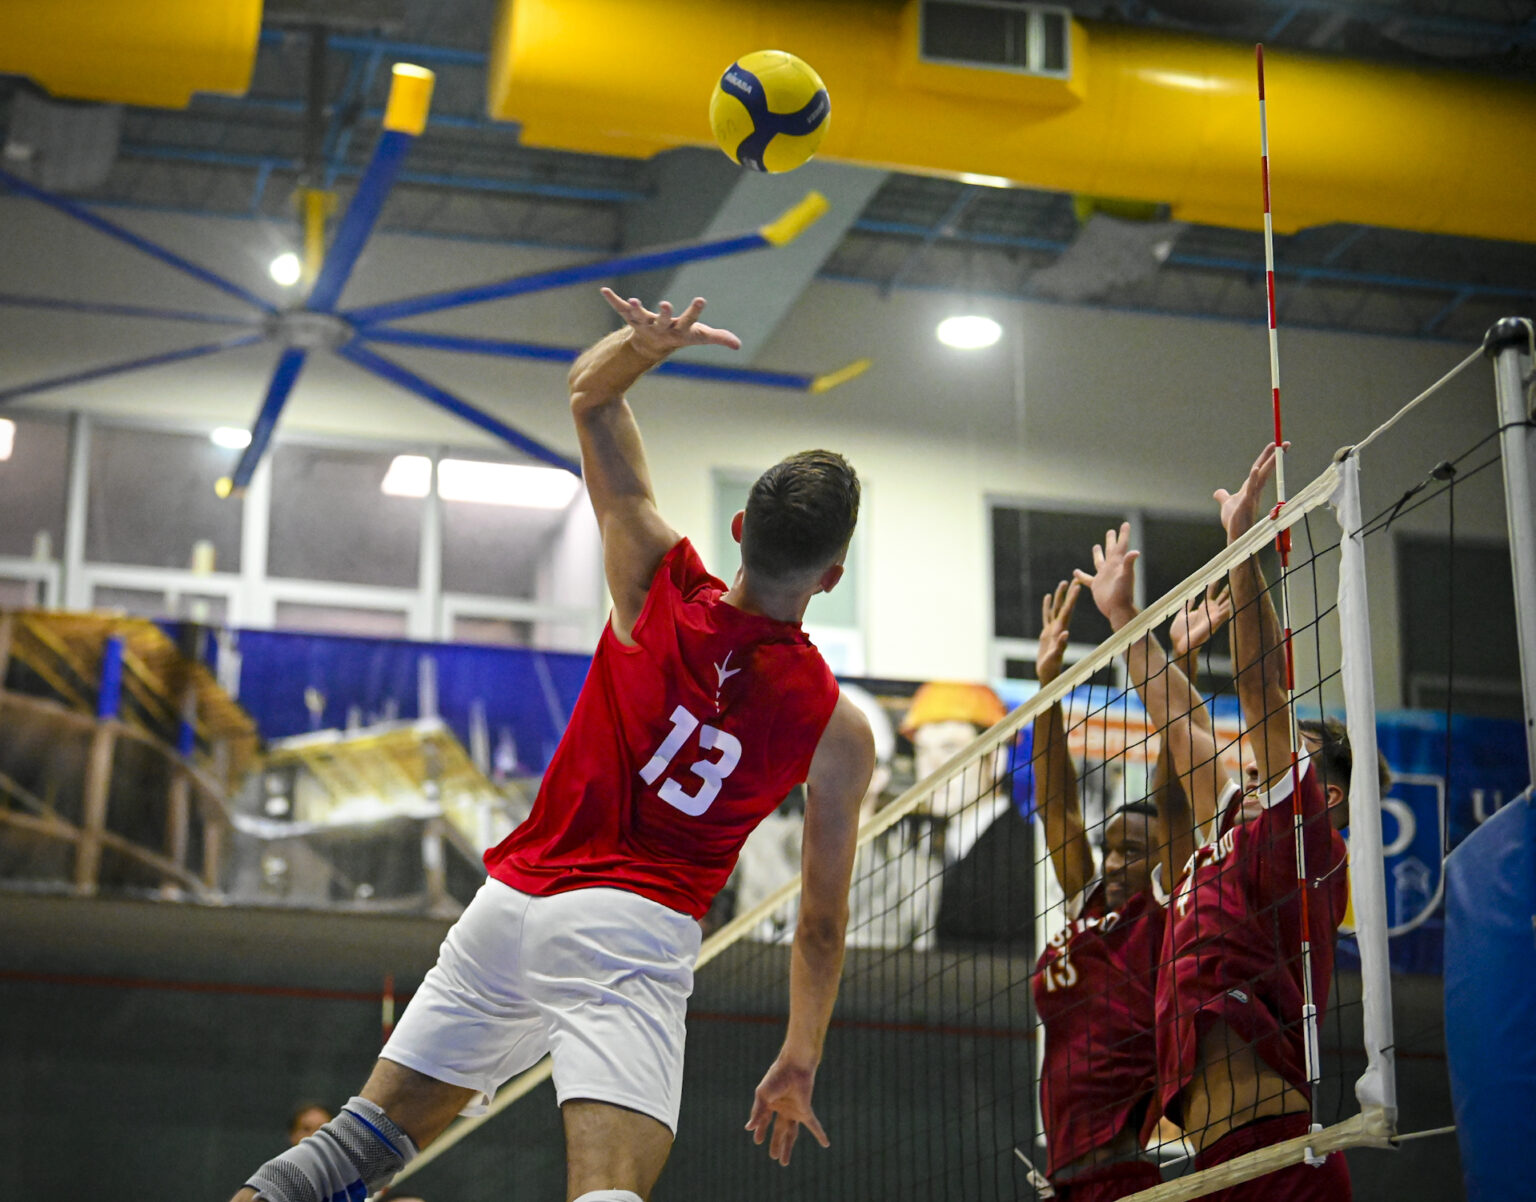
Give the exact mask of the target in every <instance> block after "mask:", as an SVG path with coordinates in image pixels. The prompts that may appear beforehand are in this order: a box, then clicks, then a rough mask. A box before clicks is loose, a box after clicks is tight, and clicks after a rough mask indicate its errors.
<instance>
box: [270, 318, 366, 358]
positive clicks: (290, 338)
mask: <svg viewBox="0 0 1536 1202" xmlns="http://www.w3.org/2000/svg"><path fill="white" fill-rule="evenodd" d="M266 330H267V335H268V337H270V338H272V339H273V340H274V341H276V342H280V343H282V344H283V345H284V346H287V347H296V348H297V349H299V350H304V351H315V350H327V351H333V350H335V349H336V348H337V347H338V346H341V345H343V344H344V343H347V342H350V341H351V340H352V323H351V322H349V321H348V320H347V319H346V318H344V317H338V316H336V314H334V313H316V312H315V311H314V310H313V309H285V310H283V311H282V312H281V313H274V314H273V315H272V316H271V317H269V318H267V320H266Z"/></svg>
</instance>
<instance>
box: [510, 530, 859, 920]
mask: <svg viewBox="0 0 1536 1202" xmlns="http://www.w3.org/2000/svg"><path fill="white" fill-rule="evenodd" d="M724 592H725V585H724V584H723V583H722V582H721V581H719V580H717V579H715V578H714V577H713V576H711V575H710V574H709V573H708V572H707V571H705V569H704V565H703V563H702V562H700V560H699V557H698V554H697V553H696V552H695V551H694V549H693V545H692V544H691V543H690V542H689V541H688V540H687V539H683V540H682V541H681V542H679V543H678V544H677V545H676V546H675V547H673V548H672V550H670V551H669V552H667V555H666V557H665V558H664V559H663V560H662V561H661V566H660V567H658V568H657V570H656V576H655V579H653V580H652V582H651V587H650V591H649V592H648V593H647V594H646V598H645V604H644V606H643V607H642V609H641V610H640V616H639V618H638V619H637V620H636V622H635V627H634V631H633V638H634V641H635V644H636V645H635V646H633V647H629V646H625V645H624V644H623V643H621V642H619V640H618V637H617V636H616V635H615V634H614V633H613V627H612V626H611V625H610V626H608V627H607V628H605V629H604V631H603V637H602V639H601V640H600V641H599V642H598V645H597V652H596V654H595V655H594V656H593V657H592V669H591V671H590V672H589V673H588V674H587V679H586V682H585V683H584V684H583V685H582V687H581V695H580V696H579V697H578V698H577V699H576V708H575V709H574V711H573V712H572V713H571V721H570V724H569V726H567V727H566V731H565V734H564V736H563V737H562V738H561V740H560V746H559V747H558V748H556V749H555V755H554V758H553V759H552V760H551V761H550V764H549V770H548V771H547V772H546V773H545V774H544V781H543V783H542V784H541V785H540V786H539V795H538V797H537V799H536V800H535V801H534V804H533V812H532V813H530V814H529V815H528V818H527V819H526V820H525V821H524V822H523V823H522V824H521V825H520V826H519V827H518V828H517V829H516V830H515V831H513V832H512V833H511V834H510V835H508V836H507V837H506V838H505V839H503V840H502V841H501V843H500V844H499V845H498V846H496V847H494V848H492V849H491V850H490V851H488V852H486V854H485V866H486V870H487V871H488V872H489V873H490V874H491V875H492V876H493V877H495V878H496V879H497V880H499V881H502V882H504V883H505V884H508V885H511V886H512V887H513V888H514V889H519V890H521V891H522V892H524V893H531V894H535V895H544V894H550V893H563V892H565V891H566V890H568V889H586V888H592V887H594V886H607V887H610V888H615V889H627V890H629V891H630V892H631V893H638V894H640V895H641V896H642V897H648V898H650V899H651V900H652V901H657V902H660V903H661V904H662V905H664V906H669V907H670V908H672V909H674V910H679V911H681V912H683V913H685V914H691V915H693V916H694V917H695V918H702V917H703V915H704V912H705V911H706V910H708V909H709V904H710V902H711V901H713V900H714V897H715V894H716V893H718V892H719V891H720V889H721V887H722V886H723V885H724V884H725V882H726V878H727V877H729V876H730V874H731V869H732V867H734V866H735V863H736V855H737V852H739V851H740V850H741V845H742V843H743V842H745V840H746V837H747V835H748V834H749V833H751V831H752V828H753V827H755V826H756V825H757V824H758V823H759V822H760V821H762V819H763V818H764V817H765V816H767V815H768V814H769V813H771V812H772V811H773V809H774V808H775V807H776V806H777V805H778V804H779V803H780V802H781V801H782V800H783V799H784V797H785V796H786V795H787V794H788V793H789V791H790V790H791V789H792V788H794V786H795V785H797V784H799V783H800V782H801V781H803V780H805V778H806V775H807V773H808V772H809V770H810V764H811V757H812V756H813V755H814V754H815V751H816V745H817V743H819V742H820V740H821V734H822V731H823V730H824V729H825V728H826V725H827V721H828V719H830V718H831V716H832V709H833V707H834V706H835V705H836V704H837V697H838V689H837V681H836V680H835V679H833V676H832V673H831V671H830V670H829V669H828V668H827V666H826V664H825V663H824V662H823V661H822V658H821V654H820V653H819V652H818V651H817V650H816V648H815V647H814V646H812V645H811V641H810V640H809V639H808V638H806V636H805V633H804V632H803V631H802V630H801V629H800V626H799V624H798V623H792V622H779V621H776V620H774V619H773V618H766V617H763V616H761V615H760V614H751V613H747V612H745V611H744V610H740V609H737V608H736V607H735V606H732V605H728V604H726V603H725V602H724V601H722V600H721V595H722V594H723V593H724Z"/></svg>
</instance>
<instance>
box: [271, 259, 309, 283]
mask: <svg viewBox="0 0 1536 1202" xmlns="http://www.w3.org/2000/svg"><path fill="white" fill-rule="evenodd" d="M267 270H268V271H269V272H270V273H271V274H272V278H273V279H274V280H276V281H277V282H278V283H279V284H281V285H282V286H283V287H284V288H292V287H293V286H294V285H295V284H297V283H298V282H299V277H300V276H301V275H303V274H304V265H303V264H302V263H300V262H299V256H298V255H296V254H294V253H293V252H292V251H291V250H289V251H284V252H283V253H282V254H280V255H278V256H277V258H275V259H273V260H272V263H271V265H270V266H268V268H267Z"/></svg>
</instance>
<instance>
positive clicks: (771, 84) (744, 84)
mask: <svg viewBox="0 0 1536 1202" xmlns="http://www.w3.org/2000/svg"><path fill="white" fill-rule="evenodd" d="M831 112H832V103H831V101H830V100H828V99H827V88H826V85H825V84H823V83H822V82H821V76H819V75H817V74H816V72H815V71H813V70H811V68H810V67H809V66H808V65H807V64H806V63H805V62H804V61H803V60H801V59H798V58H796V57H795V56H794V55H793V54H787V53H785V52H784V51H782V50H759V51H757V52H756V53H755V54H745V55H743V56H742V57H741V58H739V59H737V60H736V61H735V62H734V63H732V64H731V65H730V66H729V67H727V68H726V71H725V74H724V75H722V76H721V77H720V82H719V84H718V85H716V87H715V94H714V96H713V97H712V98H711V99H710V102H709V127H710V129H712V130H713V131H714V134H715V141H716V142H718V143H720V149H721V150H723V151H725V153H726V154H728V155H730V156H731V158H732V159H733V160H734V161H735V162H738V163H740V164H741V165H742V166H743V167H751V168H752V169H753V170H754V171H793V170H794V169H795V168H796V167H798V166H800V164H801V163H803V162H805V161H806V160H807V159H808V158H810V157H811V156H812V155H813V154H815V153H816V150H817V148H818V147H819V146H820V145H821V140H822V138H823V137H825V136H826V133H827V120H828V117H829V116H830V114H831Z"/></svg>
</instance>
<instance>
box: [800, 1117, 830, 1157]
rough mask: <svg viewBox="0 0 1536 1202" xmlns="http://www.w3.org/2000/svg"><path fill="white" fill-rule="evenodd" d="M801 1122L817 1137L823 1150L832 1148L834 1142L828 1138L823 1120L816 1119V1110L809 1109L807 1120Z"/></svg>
mask: <svg viewBox="0 0 1536 1202" xmlns="http://www.w3.org/2000/svg"><path fill="white" fill-rule="evenodd" d="M800 1121H801V1122H803V1123H804V1124H805V1129H806V1130H807V1131H809V1132H810V1133H811V1135H812V1136H814V1137H815V1139H816V1142H817V1143H818V1144H820V1145H821V1146H822V1147H823V1148H830V1147H831V1146H832V1141H831V1140H830V1139H828V1138H827V1133H826V1131H825V1130H824V1129H823V1128H822V1125H821V1120H820V1119H818V1118H817V1117H816V1112H815V1111H814V1110H811V1109H809V1108H807V1109H806V1112H805V1118H803V1119H801V1120H800Z"/></svg>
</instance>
